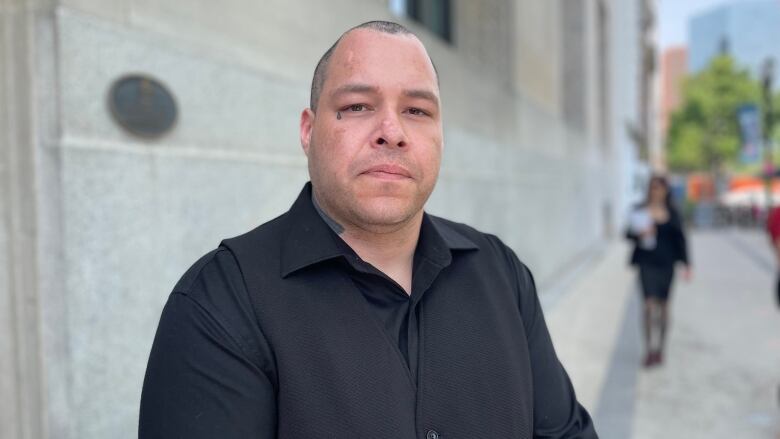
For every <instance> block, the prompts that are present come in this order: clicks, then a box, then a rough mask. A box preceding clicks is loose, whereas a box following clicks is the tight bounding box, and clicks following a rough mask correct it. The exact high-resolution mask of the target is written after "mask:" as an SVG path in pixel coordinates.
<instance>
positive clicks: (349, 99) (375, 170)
mask: <svg viewBox="0 0 780 439" xmlns="http://www.w3.org/2000/svg"><path fill="white" fill-rule="evenodd" d="M339 114H340V119H339ZM301 144H302V145H303V149H304V151H305V153H306V156H307V157H308V160H309V175H310V178H311V181H312V185H313V189H314V195H315V197H316V198H317V201H318V202H319V203H320V205H321V206H322V207H323V208H324V209H325V210H326V212H327V213H328V214H329V215H331V216H332V217H333V218H334V219H335V220H336V221H338V222H340V223H342V224H343V225H345V226H355V227H358V228H360V229H362V230H368V231H386V230H392V229H394V228H398V227H400V226H403V225H405V224H409V221H411V220H412V219H414V218H418V217H419V215H422V208H423V205H424V204H425V201H426V200H427V199H428V196H429V195H430V194H431V191H433V187H434V185H435V183H436V178H437V176H438V173H439V165H440V163H441V153H442V126H441V112H440V108H439V88H438V85H437V81H436V73H435V71H434V69H433V65H432V64H431V62H430V59H429V58H428V55H427V53H426V52H425V48H424V47H423V45H422V43H420V41H419V40H417V39H416V38H414V37H412V36H409V35H390V34H385V33H380V32H376V31H372V30H368V29H358V30H355V31H352V32H350V33H349V34H347V35H346V36H344V38H342V40H341V42H340V43H339V45H338V47H337V48H336V50H335V52H334V53H333V55H332V56H331V59H330V64H329V66H328V69H327V76H326V80H325V83H324V84H323V88H322V92H321V95H320V99H319V103H318V104H317V112H316V115H315V114H314V113H313V112H312V111H311V110H310V109H306V110H304V112H303V114H302V115H301Z"/></svg>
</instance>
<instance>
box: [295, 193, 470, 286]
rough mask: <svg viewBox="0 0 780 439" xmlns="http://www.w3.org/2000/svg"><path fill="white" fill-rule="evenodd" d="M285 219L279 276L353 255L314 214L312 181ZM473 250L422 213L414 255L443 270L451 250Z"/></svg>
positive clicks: (467, 242)
mask: <svg viewBox="0 0 780 439" xmlns="http://www.w3.org/2000/svg"><path fill="white" fill-rule="evenodd" d="M287 217H288V221H289V222H290V227H289V229H288V230H287V233H286V235H285V236H284V237H283V239H282V248H281V261H280V262H281V264H280V265H281V275H282V277H287V276H289V275H290V274H292V273H293V272H296V271H298V270H301V269H303V268H306V267H308V266H310V265H314V264H318V263H320V262H324V261H326V260H330V259H336V258H339V257H349V256H351V255H354V252H353V251H351V249H350V248H349V246H348V245H346V243H345V242H344V241H343V240H342V239H341V238H339V237H338V235H336V233H335V232H334V231H333V230H332V229H331V227H330V226H329V225H328V224H326V223H325V221H324V220H323V218H322V216H321V215H320V214H319V213H318V212H317V210H316V208H315V206H314V204H313V203H312V192H311V182H309V183H306V185H305V186H304V187H303V190H302V191H301V193H300V195H298V199H297V200H295V203H293V205H292V207H291V208H290V210H289V211H288V212H287ZM473 249H478V247H477V245H476V244H474V242H473V241H472V240H470V239H468V238H467V237H465V236H463V235H462V234H461V233H460V232H458V231H457V230H455V229H454V228H452V227H451V226H450V225H449V224H447V222H446V221H445V220H442V219H441V218H437V217H434V216H431V215H428V214H427V213H425V214H423V222H422V227H421V229H420V241H419V242H418V243H417V249H416V256H423V257H427V258H428V259H430V260H431V261H433V262H435V263H437V264H438V265H441V266H442V267H444V266H447V265H449V264H450V262H451V261H452V251H457V250H473Z"/></svg>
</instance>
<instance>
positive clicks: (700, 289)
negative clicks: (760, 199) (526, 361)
mask: <svg viewBox="0 0 780 439" xmlns="http://www.w3.org/2000/svg"><path fill="white" fill-rule="evenodd" d="M692 247H693V254H695V255H696V256H697V259H696V261H695V267H696V269H695V272H694V276H693V279H692V281H691V282H690V283H684V282H683V281H678V284H677V288H676V290H675V291H674V293H673V294H674V298H673V304H674V307H673V316H672V325H671V328H672V329H671V334H670V340H669V347H668V352H667V355H666V359H665V362H664V365H663V366H661V367H658V368H654V369H650V370H643V369H642V368H641V360H642V358H641V345H642V340H641V337H640V331H639V328H640V324H639V323H640V318H641V315H640V309H639V300H640V296H639V292H638V285H637V283H636V281H635V277H634V276H633V275H632V273H631V272H630V271H629V270H628V269H627V268H625V265H621V263H622V262H624V260H625V258H626V257H627V254H628V248H627V246H624V245H622V244H616V245H614V246H612V247H609V248H608V249H606V250H605V251H604V253H603V255H604V256H603V258H602V259H601V261H600V262H599V263H597V264H595V266H593V267H591V268H589V269H588V270H585V271H584V272H583V275H582V277H581V278H579V279H578V280H577V281H574V282H572V285H571V287H570V288H568V289H567V291H568V293H566V294H570V295H568V296H565V297H563V298H561V300H560V301H558V302H556V303H554V304H551V305H549V306H548V307H547V314H548V319H549V324H550V327H551V332H552V334H553V338H554V341H555V343H556V346H557V349H558V351H559V355H560V356H561V358H562V361H564V364H567V365H568V368H569V372H570V374H571V375H572V379H573V380H574V382H575V387H576V388H577V391H578V393H579V396H580V398H581V399H583V400H584V401H585V402H586V404H589V407H592V411H593V413H594V416H595V420H596V423H597V425H598V426H599V433H600V435H601V437H603V438H607V439H610V438H636V439H640V438H641V439H645V438H681V439H682V438H724V439H725V438H742V437H744V438H766V439H776V438H778V437H780V401H779V400H778V398H779V397H780V395H779V394H778V392H780V367H778V365H780V316H779V315H778V314H780V312H778V310H777V308H776V305H775V303H774V301H773V295H772V294H771V291H772V287H773V282H774V281H775V275H774V265H773V260H772V255H771V253H770V251H769V247H768V246H767V245H766V237H765V236H764V234H763V233H760V232H756V231H742V230H736V229H733V230H720V231H702V232H696V233H694V234H693V236H692ZM583 315H586V316H588V317H583ZM604 316H610V317H604ZM615 316H619V317H615ZM605 318H606V319H607V320H608V321H607V322H604V319H605ZM606 340H610V341H611V342H607V341H606Z"/></svg>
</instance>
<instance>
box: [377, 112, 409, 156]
mask: <svg viewBox="0 0 780 439" xmlns="http://www.w3.org/2000/svg"><path fill="white" fill-rule="evenodd" d="M373 143H374V146H377V147H382V146H390V147H399V148H403V147H405V146H406V145H407V138H406V132H405V131H404V127H403V125H402V124H401V120H400V119H399V117H398V115H396V114H387V115H385V116H384V117H383V118H382V120H381V122H380V123H379V127H378V129H377V133H376V135H375V136H374V142H373Z"/></svg>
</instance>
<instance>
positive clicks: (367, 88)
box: [331, 84, 379, 96]
mask: <svg viewBox="0 0 780 439" xmlns="http://www.w3.org/2000/svg"><path fill="white" fill-rule="evenodd" d="M349 93H379V88H377V87H374V86H373V85H368V84H344V85H342V86H341V87H339V88H337V89H335V90H333V93H331V96H338V95H342V94H349Z"/></svg>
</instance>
